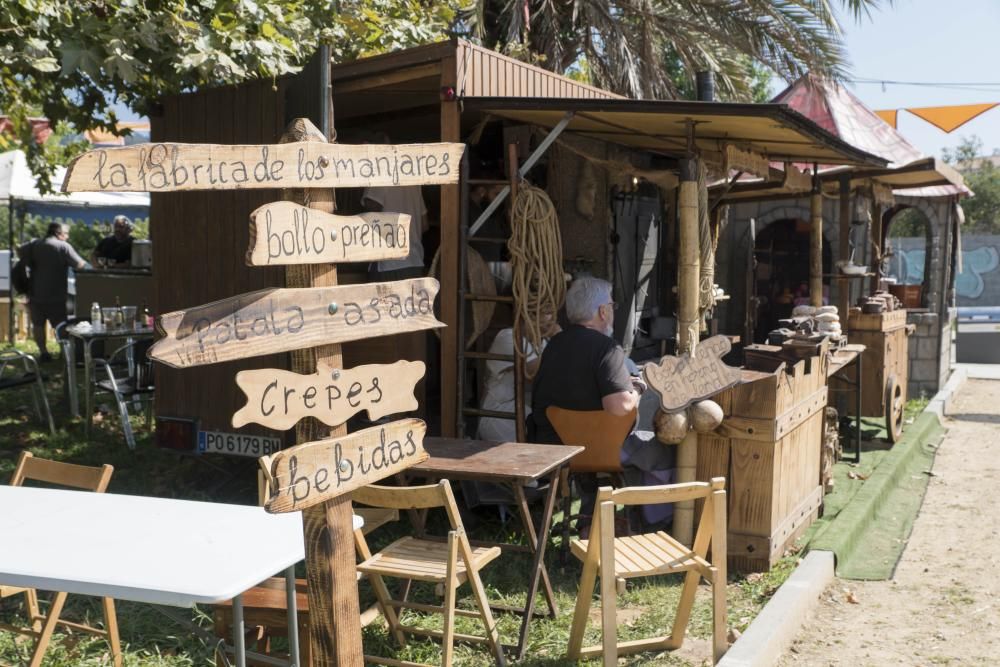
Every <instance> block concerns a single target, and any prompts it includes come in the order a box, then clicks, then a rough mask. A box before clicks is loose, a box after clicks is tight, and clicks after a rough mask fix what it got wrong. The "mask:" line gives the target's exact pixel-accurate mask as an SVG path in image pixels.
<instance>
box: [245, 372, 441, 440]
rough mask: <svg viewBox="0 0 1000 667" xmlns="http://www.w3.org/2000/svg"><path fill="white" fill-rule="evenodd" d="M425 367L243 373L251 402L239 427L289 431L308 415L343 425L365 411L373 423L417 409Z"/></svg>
mask: <svg viewBox="0 0 1000 667" xmlns="http://www.w3.org/2000/svg"><path fill="white" fill-rule="evenodd" d="M425 368H426V367H425V366H424V362H422V361H397V362H395V363H393V364H367V365H365V366H358V367H357V368H351V369H348V370H336V369H333V368H330V367H329V366H325V365H322V364H318V365H317V368H316V372H315V373H313V374H312V375H302V374H301V373H293V372H292V371H285V370H279V369H277V368H262V369H259V370H252V371H240V372H239V373H237V374H236V384H237V385H238V386H239V388H240V389H242V390H243V393H244V394H246V395H247V404H246V405H244V406H243V407H242V408H240V409H239V410H238V411H237V412H236V413H235V414H234V415H233V426H235V427H236V428H239V427H240V426H245V425H246V424H250V423H254V424H260V425H262V426H266V427H268V428H273V429H277V430H281V431H283V430H286V429H289V428H291V427H292V426H295V424H296V423H297V422H298V421H299V420H300V419H302V418H304V417H315V418H316V419H318V420H320V421H321V422H323V423H324V424H327V425H329V426H337V425H339V424H343V423H344V422H345V421H347V420H348V419H350V418H351V417H352V416H353V415H355V414H356V413H358V412H361V411H362V410H367V411H368V419H370V420H373V421H374V420H376V419H381V418H382V417H385V416H386V415H394V414H396V413H398V412H409V411H410V410H416V409H417V399H416V397H415V396H414V395H413V390H414V388H415V387H416V386H417V383H418V382H420V378H422V377H423V376H424V370H425Z"/></svg>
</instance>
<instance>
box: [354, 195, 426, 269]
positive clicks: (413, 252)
mask: <svg viewBox="0 0 1000 667" xmlns="http://www.w3.org/2000/svg"><path fill="white" fill-rule="evenodd" d="M361 205H362V206H363V207H364V209H365V210H366V211H374V212H380V211H385V212H386V213H406V214H407V215H409V216H410V229H409V231H408V233H409V235H410V237H409V241H410V253H409V254H408V255H407V256H406V257H404V258H403V259H386V260H382V261H381V262H376V263H374V264H372V265H371V269H370V270H369V273H371V274H373V275H372V279H373V280H379V281H388V280H405V279H407V278H419V277H421V276H423V275H424V244H423V234H424V232H426V231H427V229H428V227H429V225H428V223H427V206H426V205H425V204H424V196H423V193H422V192H421V191H420V186H419V185H404V186H398V187H372V188H365V193H364V195H362V197H361Z"/></svg>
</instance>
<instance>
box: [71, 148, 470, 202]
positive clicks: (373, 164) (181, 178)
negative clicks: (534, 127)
mask: <svg viewBox="0 0 1000 667" xmlns="http://www.w3.org/2000/svg"><path fill="white" fill-rule="evenodd" d="M464 150H465V146H464V145H463V144H447V143H437V144H398V145H394V146H393V145H386V144H363V145H356V146H350V145H345V144H328V143H324V142H317V141H300V142H294V143H287V144H274V145H257V146H247V145H225V144H175V143H169V144H142V145H135V146H122V147H118V148H99V149H95V150H91V151H88V152H86V153H84V154H83V155H81V156H80V157H78V158H76V159H75V160H73V162H71V163H70V165H69V168H68V169H67V170H66V178H65V180H64V181H63V187H62V191H63V192H168V191H171V190H242V189H245V188H334V187H336V188H357V187H369V186H397V185H434V184H445V183H457V182H458V172H459V168H458V167H459V161H460V160H461V159H462V151H464Z"/></svg>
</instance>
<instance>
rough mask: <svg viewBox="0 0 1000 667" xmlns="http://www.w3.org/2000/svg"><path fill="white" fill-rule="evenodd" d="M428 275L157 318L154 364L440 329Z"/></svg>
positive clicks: (262, 297) (274, 295)
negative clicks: (158, 333) (158, 334)
mask: <svg viewBox="0 0 1000 667" xmlns="http://www.w3.org/2000/svg"><path fill="white" fill-rule="evenodd" d="M438 289H439V285H438V281H437V280H435V279H433V278H412V279H409V280H397V281H395V282H388V283H365V284H359V285H344V286H340V287H300V288H289V289H268V290H260V291H257V292H249V293H247V294H241V295H240V296H236V297H231V298H229V299H222V300H221V301H215V302H213V303H209V304H206V305H204V306H197V307H195V308H189V309H187V310H178V311H174V312H172V313H167V314H166V315H163V316H162V317H161V318H160V320H159V321H158V322H157V329H158V330H159V332H160V333H161V334H163V336H164V337H163V338H161V339H160V340H158V341H157V342H156V343H155V344H154V345H153V347H152V348H150V352H149V354H150V356H151V357H152V358H153V359H156V360H157V361H160V362H162V363H165V364H167V365H168V366H173V367H175V368H184V367H187V366H201V365H203V364H214V363H217V362H220V361H230V360H232V359H245V358H247V357H256V356H260V355H263V354H273V353H276V352H289V351H291V350H299V349H302V348H305V347H312V346H315V345H328V344H332V343H344V342H347V341H352V340H361V339H363V338H372V337H375V336H387V335H391V334H398V333H404V332H407V331H420V330H423V329H435V328H438V327H443V326H444V324H443V323H442V322H439V321H438V320H437V318H436V317H435V316H434V298H435V297H436V296H437V293H438Z"/></svg>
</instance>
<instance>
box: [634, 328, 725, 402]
mask: <svg viewBox="0 0 1000 667" xmlns="http://www.w3.org/2000/svg"><path fill="white" fill-rule="evenodd" d="M731 349H732V344H731V343H730V342H729V339H728V338H726V337H725V336H712V337H711V338H709V339H707V340H704V341H702V342H701V343H698V347H697V351H696V352H695V354H696V356H695V357H694V358H693V359H692V358H691V357H690V356H689V355H686V354H685V355H682V356H680V357H674V356H666V357H663V359H661V360H660V363H659V364H646V366H645V367H644V368H643V371H642V374H643V376H645V378H646V382H647V383H648V384H649V387H650V389H652V390H653V391H655V392H656V393H657V395H659V397H660V407H662V408H663V410H664V412H677V411H679V410H683V409H684V408H686V407H687V406H689V405H690V404H691V403H694V402H695V401H700V400H703V399H706V398H709V397H710V396H714V395H715V394H717V393H719V392H720V391H722V390H723V389H728V388H729V387H732V386H733V385H734V384H736V383H737V382H739V381H740V369H738V368H734V367H732V366H727V365H725V364H724V363H722V357H724V356H725V355H726V353H728V352H729V350H731Z"/></svg>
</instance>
